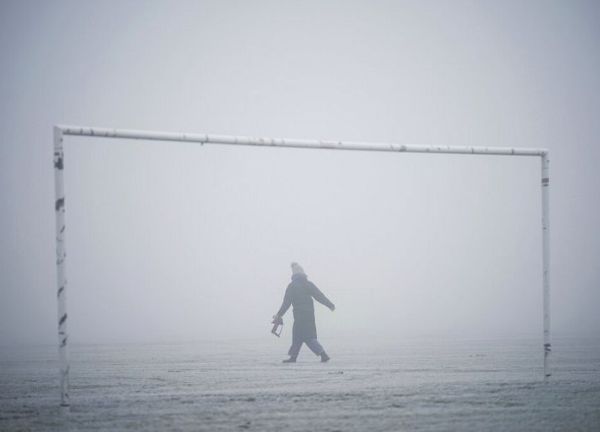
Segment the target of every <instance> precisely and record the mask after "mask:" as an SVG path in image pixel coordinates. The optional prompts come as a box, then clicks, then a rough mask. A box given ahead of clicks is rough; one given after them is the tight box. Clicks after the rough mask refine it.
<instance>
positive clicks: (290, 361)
mask: <svg viewBox="0 0 600 432" xmlns="http://www.w3.org/2000/svg"><path fill="white" fill-rule="evenodd" d="M282 363H296V357H290V358H289V359H285V360H283V361H282Z"/></svg>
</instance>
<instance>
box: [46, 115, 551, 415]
mask: <svg viewBox="0 0 600 432" xmlns="http://www.w3.org/2000/svg"><path fill="white" fill-rule="evenodd" d="M66 136H80V137H99V138H120V139H138V140H153V141H177V142H189V143H199V144H221V145H238V146H254V147H283V148H302V149H314V150H345V151H364V152H392V153H445V154H462V155H489V156H533V157H539V158H540V161H541V198H542V299H543V353H544V357H543V358H544V360H543V361H544V378H546V377H549V376H550V366H549V357H550V351H551V345H550V223H549V222H550V221H549V208H548V200H549V186H550V181H549V167H550V159H549V154H548V150H547V149H542V148H510V147H449V146H419V145H400V144H391V143H366V142H349V141H318V140H301V139H282V138H251V137H243V136H225V135H204V134H193V133H173V132H155V131H142V130H124V129H122V130H121V129H106V128H95V127H80V126H55V127H54V141H53V143H54V191H55V215H56V270H57V272H56V278H57V279H56V281H57V301H58V347H59V348H58V351H59V368H60V397H61V399H60V400H61V403H60V404H61V407H65V408H66V409H68V407H69V405H70V403H69V360H68V337H67V336H68V334H67V323H68V319H67V301H66V295H67V272H66V257H67V255H66V252H65V251H66V247H65V228H66V227H65V193H64V177H63V176H64V170H65V163H64V147H63V141H64V139H65V137H66Z"/></svg>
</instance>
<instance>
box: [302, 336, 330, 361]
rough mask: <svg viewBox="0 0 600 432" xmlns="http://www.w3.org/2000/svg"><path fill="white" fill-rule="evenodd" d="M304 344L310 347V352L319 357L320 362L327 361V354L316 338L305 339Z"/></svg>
mask: <svg viewBox="0 0 600 432" xmlns="http://www.w3.org/2000/svg"><path fill="white" fill-rule="evenodd" d="M306 345H307V346H308V347H309V348H310V350H311V351H312V352H314V353H315V354H316V355H318V356H320V357H321V361H322V362H326V361H329V356H328V355H327V353H326V352H325V349H324V348H323V346H322V345H321V344H320V343H319V341H318V340H317V339H316V338H315V339H309V340H307V341H306Z"/></svg>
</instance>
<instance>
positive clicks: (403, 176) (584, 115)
mask: <svg viewBox="0 0 600 432" xmlns="http://www.w3.org/2000/svg"><path fill="white" fill-rule="evenodd" d="M598 22H600V5H599V4H598V2H594V1H589V2H587V1H560V2H556V1H525V2H523V1H503V2H491V1H482V2H467V1H463V2H442V1H425V2H423V1H414V2H408V1H406V2H403V1H387V2H385V1H364V2H348V1H325V2H323V1H304V2H285V1H257V2H242V1H239V2H227V1H210V2H207V1H189V2H186V1H178V2H166V1H163V2H159V1H143V2H142V1H119V2H116V1H114V2H113V1H110V2H109V1H106V2H78V1H55V2H32V1H3V2H2V3H1V4H0V49H1V54H2V55H1V57H0V62H1V69H0V71H1V72H0V74H1V80H0V95H1V97H0V133H1V136H2V139H1V145H0V185H1V189H0V191H1V194H2V196H1V199H2V202H3V206H2V213H1V214H2V216H1V217H0V223H1V224H2V226H3V227H4V236H3V241H2V247H1V249H0V290H1V296H2V300H1V301H0V345H6V344H11V343H21V342H22V343H32V342H35V343H37V342H43V343H54V342H55V341H56V320H57V318H56V286H55V283H56V282H55V277H56V276H55V266H54V264H55V256H54V210H53V205H54V203H53V199H54V195H53V194H54V192H53V186H54V185H53V170H52V141H51V137H52V135H51V127H52V125H54V124H57V123H65V124H81V125H91V126H105V127H116V128H135V129H154V130H168V131H185V132H202V133H217V134H219V133H222V134H230V135H251V136H275V137H294V138H319V139H343V140H356V141H359V140H360V141H375V142H378V141H384V142H396V143H399V144H409V143H410V144H441V145H482V146H513V147H546V148H549V149H550V152H551V164H552V167H551V202H550V205H551V224H552V228H551V229H552V279H551V281H552V313H553V332H554V334H576V335H590V334H598V330H600V314H599V313H598V311H597V308H598V304H600V291H599V288H600V270H599V268H598V259H599V257H600V235H599V234H598V230H597V228H596V224H597V221H598V220H600V206H599V203H600V196H599V195H600V192H599V191H600V174H599V173H598V170H597V167H596V164H597V162H598V161H599V160H600V148H599V147H598V145H597V144H598V138H599V137H600V122H599V121H598V119H599V118H600V115H599V114H600V50H599V49H598V46H599V42H600V30H599V28H598V25H597V23H598ZM65 188H66V222H67V253H68V263H67V272H68V280H69V286H68V311H69V332H70V334H71V340H73V341H75V342H84V341H92V342H94V341H113V340H116V341H136V340H171V339H178V340H181V339H206V338H217V339H218V338H237V337H263V336H265V337H266V336H268V335H267V332H268V330H269V319H270V316H271V315H272V314H273V313H274V312H275V311H276V310H277V308H278V307H279V305H280V302H281V298H282V296H283V290H284V289H285V286H286V285H287V283H288V281H289V276H290V269H289V263H290V262H291V261H298V262H300V263H301V264H302V265H303V266H304V268H305V270H306V272H307V273H308V275H309V278H311V279H312V280H313V281H314V282H315V283H316V284H317V285H318V286H319V287H320V288H321V289H322V290H323V291H324V292H325V293H326V295H328V296H329V297H330V298H331V299H332V301H334V303H336V305H337V310H336V311H335V312H334V313H333V314H331V313H330V312H329V311H327V310H326V309H324V308H323V309H320V310H318V313H317V320H318V324H319V331H320V333H322V334H323V335H324V336H325V337H333V336H335V335H337V334H340V335H342V334H344V335H349V334H372V333H374V332H378V331H382V332H385V333H386V334H390V335H391V334H397V335H398V336H399V337H409V336H422V335H452V336H477V337H479V336H481V337H485V336H498V335H500V336H515V335H533V336H538V335H539V336H540V337H541V326H542V319H541V306H542V302H541V299H542V297H541V228H540V217H541V216H540V163H539V159H538V158H511V157H478V156H473V157H470V156H469V157H466V156H447V155H412V154H366V153H352V154H348V153H340V152H328V151H323V152H317V151H306V150H281V149H253V148H237V147H236V148H228V147H218V146H208V145H207V146H198V145H193V144H179V143H158V142H140V141H123V140H112V141H108V140H100V139H89V138H87V139H86V138H73V137H68V138H67V139H66V141H65ZM287 322H288V323H290V322H291V316H288V317H287Z"/></svg>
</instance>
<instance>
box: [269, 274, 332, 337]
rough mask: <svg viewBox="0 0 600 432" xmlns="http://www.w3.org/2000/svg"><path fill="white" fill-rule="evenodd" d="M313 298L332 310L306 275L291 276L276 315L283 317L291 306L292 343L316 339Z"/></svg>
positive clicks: (329, 302) (328, 302)
mask: <svg viewBox="0 0 600 432" xmlns="http://www.w3.org/2000/svg"><path fill="white" fill-rule="evenodd" d="M313 298H314V299H315V300H316V301H318V302H319V303H321V304H324V305H325V306H327V307H328V308H330V309H333V308H334V305H333V303H331V301H329V299H328V298H327V297H325V294H323V293H322V292H321V291H320V290H319V288H317V286H316V285H315V284H314V283H312V282H311V281H309V280H308V279H307V278H306V275H304V274H301V273H299V274H295V275H293V276H292V282H291V283H290V284H289V285H288V287H287V289H286V290H285V296H284V297H283V303H282V304H281V307H280V308H279V312H277V315H279V316H283V315H284V314H285V313H286V312H287V310H288V309H289V308H290V306H293V308H294V309H293V312H294V328H293V331H292V333H293V336H292V338H293V342H304V341H307V340H310V339H316V338H317V326H316V324H315V307H314V304H313Z"/></svg>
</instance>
